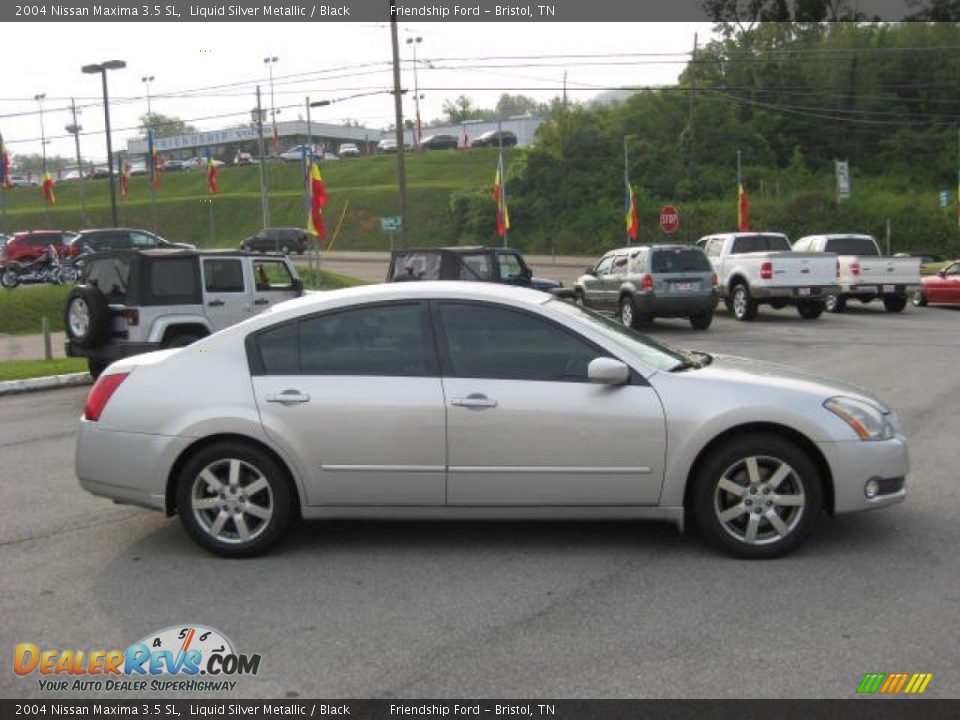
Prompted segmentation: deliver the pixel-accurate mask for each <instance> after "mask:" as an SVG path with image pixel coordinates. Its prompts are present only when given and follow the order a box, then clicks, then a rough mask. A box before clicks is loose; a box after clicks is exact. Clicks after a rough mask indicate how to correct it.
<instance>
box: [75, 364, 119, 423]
mask: <svg viewBox="0 0 960 720" xmlns="http://www.w3.org/2000/svg"><path fill="white" fill-rule="evenodd" d="M129 374H130V373H113V374H111V375H101V376H100V379H99V380H97V382H95V383H94V384H93V387H92V388H90V394H89V395H87V402H86V404H85V405H84V406H83V417H84V418H85V419H86V420H92V421H93V422H97V421H98V420H99V419H100V414H101V413H102V412H103V409H104V408H105V407H106V406H107V402H109V400H110V397H111V396H112V395H113V393H114V391H115V390H116V389H117V388H118V387H120V383H122V382H123V381H124V380H126V379H127V376H128V375H129Z"/></svg>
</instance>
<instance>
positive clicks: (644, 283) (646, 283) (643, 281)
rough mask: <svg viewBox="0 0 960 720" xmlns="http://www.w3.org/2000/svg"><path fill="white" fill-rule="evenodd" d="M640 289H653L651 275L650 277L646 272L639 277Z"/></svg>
mask: <svg viewBox="0 0 960 720" xmlns="http://www.w3.org/2000/svg"><path fill="white" fill-rule="evenodd" d="M640 289H641V290H653V277H651V276H650V275H648V274H647V273H644V274H643V277H641V278H640Z"/></svg>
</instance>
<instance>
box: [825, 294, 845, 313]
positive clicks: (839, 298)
mask: <svg viewBox="0 0 960 720" xmlns="http://www.w3.org/2000/svg"><path fill="white" fill-rule="evenodd" d="M823 301H824V305H825V306H826V308H827V312H832V313H842V312H843V311H844V310H846V309H847V299H846V298H845V297H844V296H843V295H837V294H836V293H830V294H829V295H827V296H826V297H825V298H824V300H823Z"/></svg>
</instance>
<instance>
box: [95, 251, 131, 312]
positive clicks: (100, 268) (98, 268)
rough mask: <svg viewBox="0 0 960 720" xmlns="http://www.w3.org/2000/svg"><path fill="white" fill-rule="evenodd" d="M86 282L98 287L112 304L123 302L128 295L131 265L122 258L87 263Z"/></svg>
mask: <svg viewBox="0 0 960 720" xmlns="http://www.w3.org/2000/svg"><path fill="white" fill-rule="evenodd" d="M83 277H84V281H85V282H86V283H87V284H88V285H96V286H97V287H98V288H100V292H102V293H103V294H104V295H106V296H107V300H108V301H110V302H117V301H120V300H123V298H124V297H126V294H127V281H128V280H129V278H130V263H129V262H127V261H126V260H125V259H122V258H104V259H102V260H97V261H95V262H87V266H86V269H85V270H84V274H83Z"/></svg>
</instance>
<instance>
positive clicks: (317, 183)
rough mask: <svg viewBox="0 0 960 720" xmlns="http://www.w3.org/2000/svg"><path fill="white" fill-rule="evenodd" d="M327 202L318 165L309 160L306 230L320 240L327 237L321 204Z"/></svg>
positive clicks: (325, 190)
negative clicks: (308, 209) (308, 196)
mask: <svg viewBox="0 0 960 720" xmlns="http://www.w3.org/2000/svg"><path fill="white" fill-rule="evenodd" d="M326 204H327V189H326V187H325V186H324V184H323V176H321V175H320V166H319V165H318V164H317V162H316V161H315V160H313V159H312V158H311V160H310V215H309V216H308V217H307V232H309V233H310V234H312V235H316V236H317V237H318V238H320V239H321V240H326V239H327V227H326V225H324V223H323V206H324V205H326Z"/></svg>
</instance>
